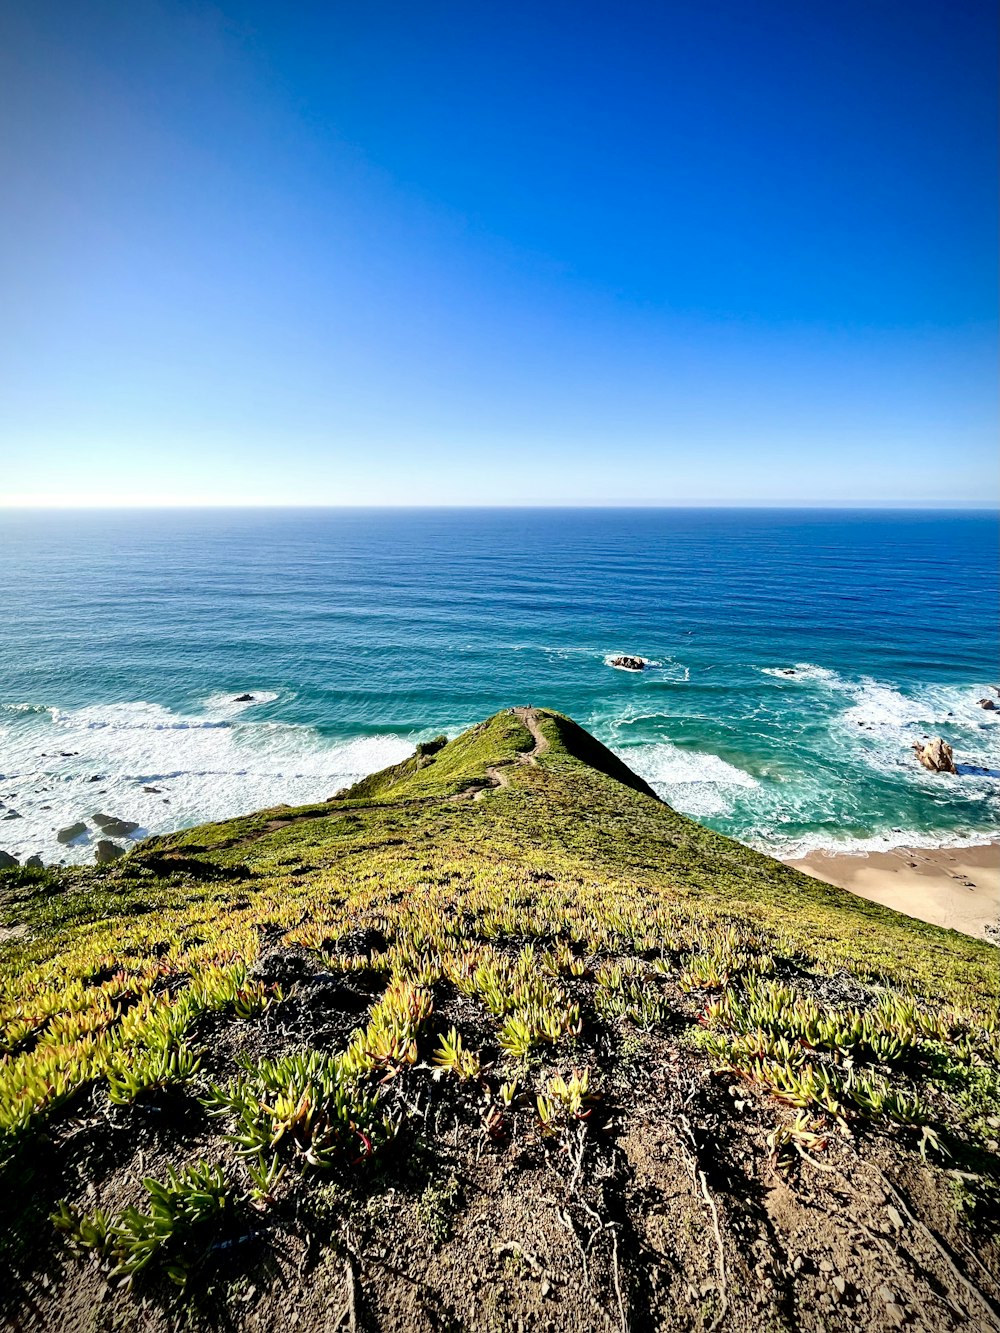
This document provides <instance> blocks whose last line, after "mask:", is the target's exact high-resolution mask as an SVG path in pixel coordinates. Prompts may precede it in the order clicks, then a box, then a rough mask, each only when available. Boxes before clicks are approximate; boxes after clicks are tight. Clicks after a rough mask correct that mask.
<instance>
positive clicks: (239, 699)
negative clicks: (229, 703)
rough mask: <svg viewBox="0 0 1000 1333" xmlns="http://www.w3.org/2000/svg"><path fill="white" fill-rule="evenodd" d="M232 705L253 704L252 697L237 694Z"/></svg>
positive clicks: (250, 695)
mask: <svg viewBox="0 0 1000 1333" xmlns="http://www.w3.org/2000/svg"><path fill="white" fill-rule="evenodd" d="M233 703H234V704H252V703H253V695H252V694H237V695H236V697H235V699H233Z"/></svg>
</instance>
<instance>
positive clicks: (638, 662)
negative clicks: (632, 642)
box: [611, 657, 646, 671]
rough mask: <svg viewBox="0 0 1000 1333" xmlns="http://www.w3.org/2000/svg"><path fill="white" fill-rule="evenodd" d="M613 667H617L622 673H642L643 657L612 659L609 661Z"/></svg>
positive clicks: (644, 663) (644, 662)
mask: <svg viewBox="0 0 1000 1333" xmlns="http://www.w3.org/2000/svg"><path fill="white" fill-rule="evenodd" d="M611 665H612V666H613V667H619V668H620V669H621V670H622V671H642V670H644V669H645V666H646V659H645V658H644V657H613V658H612V659H611Z"/></svg>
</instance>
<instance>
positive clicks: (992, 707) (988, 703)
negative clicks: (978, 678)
mask: <svg viewBox="0 0 1000 1333" xmlns="http://www.w3.org/2000/svg"><path fill="white" fill-rule="evenodd" d="M979 707H980V708H985V709H986V710H987V711H988V712H990V713H995V712H996V708H997V706H996V704H995V703H994V701H993V700H992V699H980V700H979Z"/></svg>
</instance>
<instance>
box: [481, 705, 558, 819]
mask: <svg viewBox="0 0 1000 1333" xmlns="http://www.w3.org/2000/svg"><path fill="white" fill-rule="evenodd" d="M510 711H511V712H512V713H513V714H514V716H515V717H516V718H518V719H519V720H520V721H521V722H523V723H524V725H525V726H526V727H527V728H528V730H529V731H530V732H531V736H532V739H533V740H534V742H535V743H534V745H533V746H532V747H531V749H530V750H524V751H523V752H522V753H521V754H519V755H518V756H517V761H516V762H517V763H519V764H537V763H538V756H539V755H540V754H544V753H545V751H546V750H547V749H548V748H549V743H548V741H547V740H546V739H545V737H544V736H543V735H542V732H541V729H540V727H539V725H538V714H537V713H536V712H535V710H534V709H533V708H512V709H511V710H510ZM509 768H510V764H506V765H504V766H503V767H495V766H493V765H490V766H489V767H488V768H487V769H486V776H487V777H488V778H489V780H490V786H488V787H480V789H479V790H478V791H477V792H476V793H475V795H474V796H473V798H472V799H473V800H474V801H481V800H482V799H483V797H484V796H487V795H488V794H489V793H490V792H491V791H496V790H497V788H499V787H509V786H510V777H509V776H508V772H507V770H508V769H509Z"/></svg>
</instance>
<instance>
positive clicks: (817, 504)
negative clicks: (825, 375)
mask: <svg viewBox="0 0 1000 1333" xmlns="http://www.w3.org/2000/svg"><path fill="white" fill-rule="evenodd" d="M248 509H252V510H302V511H312V512H315V511H317V510H387V509H389V510H400V511H406V510H442V509H446V510H452V509H453V510H467V509H480V510H536V509H537V510H552V509H566V510H579V509H594V510H608V509H616V510H621V509H636V510H665V509H736V510H740V509H744V510H745V509H754V510H760V509H765V510H803V509H807V510H820V511H826V512H866V511H868V512H884V511H890V510H891V511H909V512H913V513H954V512H961V513H989V514H993V513H997V514H1000V504H984V503H983V502H982V501H981V500H976V501H973V500H955V501H944V502H940V501H939V502H937V503H934V502H927V501H913V500H875V501H857V500H852V501H844V500H841V501H820V500H772V501H766V500H765V501H746V500H680V501H678V500H673V501H632V500H607V501H590V500H584V501H579V500H567V501H559V500H539V501H536V502H531V501H528V502H525V501H523V500H521V501H447V500H445V501H437V502H426V503H412V504H410V503H402V502H393V501H381V502H378V501H342V502H340V503H323V502H319V503H317V502H315V501H312V502H308V501H288V502H285V503H282V502H275V501H266V500H263V501H262V500H246V501H226V500H196V501H191V502H173V501H145V500H138V501H123V502H121V503H110V504H109V503H108V502H107V501H102V502H100V503H93V504H91V503H88V502H86V501H83V502H80V501H72V502H71V501H62V500H48V501H34V500H30V501H24V502H17V501H14V502H10V501H6V500H3V499H0V513H29V512H60V513H63V512H66V513H73V512H77V513H114V512H129V511H136V510H143V511H148V510H157V511H161V512H164V511H178V512H190V511H194V510H248Z"/></svg>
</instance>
